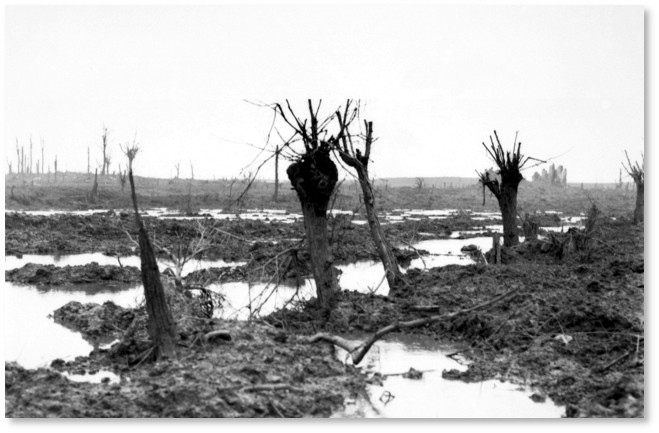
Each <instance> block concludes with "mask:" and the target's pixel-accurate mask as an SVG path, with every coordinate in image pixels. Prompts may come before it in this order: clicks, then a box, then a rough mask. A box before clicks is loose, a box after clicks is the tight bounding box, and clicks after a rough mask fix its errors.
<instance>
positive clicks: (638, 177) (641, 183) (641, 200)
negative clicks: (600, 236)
mask: <svg viewBox="0 0 659 433" xmlns="http://www.w3.org/2000/svg"><path fill="white" fill-rule="evenodd" d="M625 156H626V157H627V165H625V163H624V162H623V163H622V166H623V168H624V169H625V171H627V174H629V175H630V176H631V178H632V179H634V183H635V184H636V207H635V208H634V224H638V223H640V222H643V220H644V217H643V213H644V211H645V157H644V156H641V161H642V162H641V164H640V165H639V163H638V162H634V164H632V162H631V161H630V159H629V155H628V154H627V151H625Z"/></svg>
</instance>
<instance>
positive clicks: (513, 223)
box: [498, 180, 519, 247]
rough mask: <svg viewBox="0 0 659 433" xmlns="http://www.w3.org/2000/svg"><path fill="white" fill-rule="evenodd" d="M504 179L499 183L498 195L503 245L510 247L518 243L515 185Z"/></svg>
mask: <svg viewBox="0 0 659 433" xmlns="http://www.w3.org/2000/svg"><path fill="white" fill-rule="evenodd" d="M518 184H519V183H516V184H514V185H511V184H510V183H508V182H506V181H505V180H504V181H503V182H502V184H501V195H500V197H498V200H499V208H500V209H501V218H502V219H503V246H504V247H512V246H513V245H517V244H519V236H518V230H517V186H518Z"/></svg>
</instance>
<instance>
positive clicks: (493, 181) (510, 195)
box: [478, 131, 535, 247]
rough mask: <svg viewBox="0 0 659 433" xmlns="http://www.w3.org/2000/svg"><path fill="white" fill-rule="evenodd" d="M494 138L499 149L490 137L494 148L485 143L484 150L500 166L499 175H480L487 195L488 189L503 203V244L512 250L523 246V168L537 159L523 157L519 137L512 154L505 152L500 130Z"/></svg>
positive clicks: (496, 173)
mask: <svg viewBox="0 0 659 433" xmlns="http://www.w3.org/2000/svg"><path fill="white" fill-rule="evenodd" d="M494 137H495V138H496V140H497V144H496V146H495V144H494V140H493V139H492V136H491V135H490V147H488V146H487V145H486V144H485V143H483V147H484V148H485V150H486V151H487V153H488V154H489V155H490V157H491V158H492V160H493V161H494V163H495V164H496V166H497V170H496V172H494V173H492V171H490V170H485V171H483V172H478V177H479V178H480V182H481V183H482V184H483V192H485V187H487V188H488V189H489V190H490V191H491V192H492V194H494V196H495V197H496V198H497V201H498V202H499V209H500V210H501V218H502V220H503V245H504V246H506V247H511V246H513V245H517V244H519V236H518V230H517V189H518V187H519V184H520V182H521V181H522V180H524V176H522V172H521V171H522V168H523V167H524V165H526V163H527V162H528V161H529V160H531V159H535V158H531V157H528V156H526V157H525V156H524V155H522V153H521V151H520V149H521V147H522V143H521V142H519V143H518V142H517V135H515V141H514V142H513V149H512V151H507V152H504V150H503V146H501V141H499V136H498V135H497V131H494Z"/></svg>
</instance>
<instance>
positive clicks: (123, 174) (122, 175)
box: [119, 165, 128, 192]
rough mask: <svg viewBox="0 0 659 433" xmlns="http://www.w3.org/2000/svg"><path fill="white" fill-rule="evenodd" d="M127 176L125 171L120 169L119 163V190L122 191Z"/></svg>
mask: <svg viewBox="0 0 659 433" xmlns="http://www.w3.org/2000/svg"><path fill="white" fill-rule="evenodd" d="M127 178H128V175H127V171H126V170H124V171H121V165H120V166H119V184H120V185H121V192H124V188H125V187H126V179H127Z"/></svg>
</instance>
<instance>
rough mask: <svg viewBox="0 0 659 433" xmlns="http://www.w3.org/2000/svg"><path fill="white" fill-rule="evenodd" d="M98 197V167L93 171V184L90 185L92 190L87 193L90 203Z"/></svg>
mask: <svg viewBox="0 0 659 433" xmlns="http://www.w3.org/2000/svg"><path fill="white" fill-rule="evenodd" d="M97 198H98V169H96V172H95V173H94V184H93V185H92V191H91V192H90V193H89V201H90V202H91V203H96V199H97Z"/></svg>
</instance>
